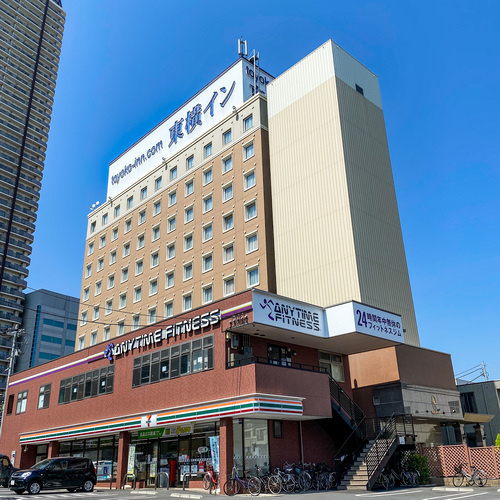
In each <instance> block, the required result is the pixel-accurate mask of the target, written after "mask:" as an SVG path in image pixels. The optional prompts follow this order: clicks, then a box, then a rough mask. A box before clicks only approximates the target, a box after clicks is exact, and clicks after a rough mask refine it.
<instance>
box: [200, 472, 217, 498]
mask: <svg viewBox="0 0 500 500" xmlns="http://www.w3.org/2000/svg"><path fill="white" fill-rule="evenodd" d="M218 488H219V474H217V472H215V471H214V470H213V469H212V468H209V469H208V470H207V472H206V474H205V475H204V476H203V489H205V490H209V491H210V493H212V490H216V489H218Z"/></svg>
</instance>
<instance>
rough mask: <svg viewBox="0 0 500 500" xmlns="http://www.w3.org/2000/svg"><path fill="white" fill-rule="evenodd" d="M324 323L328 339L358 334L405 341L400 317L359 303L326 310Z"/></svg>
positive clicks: (348, 303)
mask: <svg viewBox="0 0 500 500" xmlns="http://www.w3.org/2000/svg"><path fill="white" fill-rule="evenodd" d="M326 321H327V325H328V336H329V337H335V336H337V335H344V334H346V333H354V332H358V333H365V334H367V335H372V336H374V337H379V338H382V339H386V340H395V341H397V342H401V343H404V341H405V338H404V332H403V325H402V322H401V316H398V315H397V314H393V313H390V312H388V311H384V310H382V309H377V308H375V307H371V306H367V305H365V304H360V303H359V302H354V301H351V302H346V303H345V304H340V305H338V306H332V307H329V308H327V309H326Z"/></svg>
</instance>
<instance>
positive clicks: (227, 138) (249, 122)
mask: <svg viewBox="0 0 500 500" xmlns="http://www.w3.org/2000/svg"><path fill="white" fill-rule="evenodd" d="M243 124H244V130H245V131H246V130H248V129H249V128H251V127H252V126H253V117H252V115H250V116H248V117H247V118H245V119H244V120H243ZM222 138H223V139H222V142H223V144H224V145H227V144H229V143H230V142H231V140H232V132H231V129H229V130H227V131H226V132H224V133H223V135H222ZM211 155H212V143H209V144H206V145H205V146H204V148H203V158H208V157H209V156H211ZM253 156H254V144H253V141H252V142H249V143H247V144H244V145H243V160H248V159H250V158H252V157H253ZM193 167H194V155H191V156H189V157H188V158H186V170H190V169H191V168H193ZM232 168H233V160H232V156H228V157H226V158H223V160H222V173H226V172H228V171H230V170H231V169H232ZM250 175H251V174H250ZM176 178H177V167H172V168H171V169H170V181H173V180H175V179H176ZM248 181H251V179H247V177H246V176H245V180H244V182H245V189H248V187H247V186H246V184H247V183H248ZM209 182H212V169H211V168H210V169H207V170H205V171H204V172H203V184H204V185H206V184H208V183H209ZM253 182H255V175H254V179H253ZM162 184H163V179H162V176H159V177H157V178H156V179H155V181H154V188H155V192H156V191H159V190H160V189H161V188H162ZM249 187H251V186H249ZM187 190H188V187H187V183H186V196H187V195H188V194H190V193H188V192H187ZM147 196H148V188H147V187H143V188H142V189H141V191H140V200H141V201H142V200H145V199H146V198H147ZM133 206H134V197H133V196H129V197H128V198H127V201H126V208H127V210H130V209H131V208H133ZM120 212H121V207H120V205H116V206H115V207H114V209H113V213H114V217H115V218H116V217H119V216H120ZM108 222H109V220H108V213H105V214H103V215H102V216H101V225H102V226H105V225H106V224H108ZM95 230H96V221H93V222H92V223H91V224H90V232H91V233H93V232H95Z"/></svg>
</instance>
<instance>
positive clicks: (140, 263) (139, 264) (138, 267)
mask: <svg viewBox="0 0 500 500" xmlns="http://www.w3.org/2000/svg"><path fill="white" fill-rule="evenodd" d="M143 270H144V263H143V261H142V259H141V260H138V261H137V262H136V263H135V275H136V276H138V275H139V274H142V271H143Z"/></svg>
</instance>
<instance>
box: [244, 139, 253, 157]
mask: <svg viewBox="0 0 500 500" xmlns="http://www.w3.org/2000/svg"><path fill="white" fill-rule="evenodd" d="M253 154H254V153H253V142H251V143H250V144H247V145H246V146H243V160H248V159H249V158H251V157H252V156H253Z"/></svg>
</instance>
